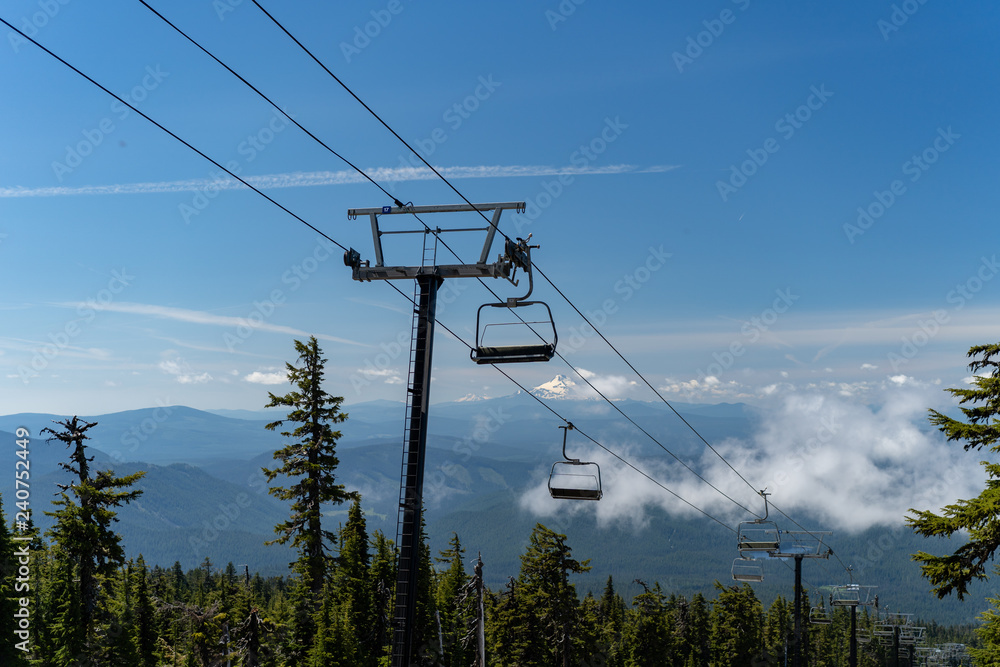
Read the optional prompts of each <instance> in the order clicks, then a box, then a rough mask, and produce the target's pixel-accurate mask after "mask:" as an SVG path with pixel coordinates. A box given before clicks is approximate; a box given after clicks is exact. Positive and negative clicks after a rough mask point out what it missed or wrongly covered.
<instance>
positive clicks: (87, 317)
mask: <svg viewBox="0 0 1000 667" xmlns="http://www.w3.org/2000/svg"><path fill="white" fill-rule="evenodd" d="M133 280H135V276H133V275H131V274H129V273H128V272H127V270H126V269H124V268H122V270H121V271H117V270H113V271H112V272H111V278H110V279H109V280H108V284H107V286H106V287H104V288H103V289H101V290H99V291H98V292H97V294H95V295H94V296H93V297H91V298H89V299H87V300H86V301H83V302H82V303H80V304H79V305H78V306H77V307H76V314H77V317H76V318H74V319H72V320H69V321H68V322H66V324H64V325H63V327H62V328H61V329H59V330H58V331H53V332H50V333H49V334H48V339H49V342H48V343H45V344H43V345H41V346H40V347H37V348H35V349H34V350H32V352H33V354H32V357H31V362H30V364H29V365H27V366H25V365H24V364H20V365H18V367H17V374H18V375H19V376H20V378H21V382H23V383H24V384H28V383H30V382H31V380H32V379H33V378H37V377H38V376H39V375H40V374H41V372H42V371H44V370H45V369H46V368H48V367H49V364H50V363H52V361H53V360H54V359H55V358H56V357H58V356H59V354H60V353H61V352H63V351H64V350H67V349H69V348H70V347H72V342H73V340H74V339H75V338H76V337H77V336H79V335H80V334H81V333H83V331H84V329H85V328H86V325H88V324H90V323H91V322H93V321H94V320H95V319H96V318H97V313H99V312H100V311H102V310H103V309H104V308H105V307H106V306H107V305H108V304H110V303H111V302H112V301H114V300H115V297H116V296H118V295H119V294H121V293H122V291H123V290H124V289H125V288H126V287H128V286H129V285H131V284H132V281H133Z"/></svg>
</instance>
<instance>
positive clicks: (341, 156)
mask: <svg viewBox="0 0 1000 667" xmlns="http://www.w3.org/2000/svg"><path fill="white" fill-rule="evenodd" d="M139 2H140V3H142V5H143V6H144V7H146V9H148V10H149V11H151V12H153V13H154V14H155V15H156V16H158V17H159V18H160V20H162V21H163V22H164V23H166V24H167V25H168V26H170V27H171V28H173V29H174V30H176V31H177V32H178V33H180V35H181V36H182V37H184V38H185V39H186V40H188V41H189V42H191V43H192V44H194V45H195V46H196V47H198V48H199V49H201V51H203V52H204V53H205V55H207V56H208V57H209V58H211V59H212V60H214V61H215V62H217V63H219V64H220V65H222V66H223V67H224V68H226V70H227V71H228V72H229V73H230V74H232V75H233V76H235V77H236V78H237V79H239V80H240V81H241V82H243V83H244V84H245V85H246V86H247V87H249V88H250V90H252V91H253V92H255V93H257V94H258V95H260V96H261V97H262V98H263V99H264V100H265V101H266V102H267V103H268V104H270V105H271V106H272V107H274V109H275V111H277V112H278V113H280V114H281V115H282V116H284V117H285V118H287V119H288V120H289V121H291V122H292V123H293V124H294V125H295V126H296V127H298V128H299V129H300V130H302V131H303V132H305V133H306V134H307V135H309V137H310V138H311V139H312V140H313V141H315V142H316V143H318V144H319V145H320V146H322V147H323V148H325V149H326V150H328V151H330V152H331V153H333V154H334V155H336V156H337V157H338V158H340V159H341V160H343V161H344V162H345V163H346V164H347V165H348V166H349V167H350V168H351V169H353V170H354V171H356V172H358V173H359V174H361V175H362V176H364V177H365V178H366V179H368V181H369V182H370V183H371V184H372V185H374V186H375V187H376V188H378V189H379V190H381V191H382V192H383V193H384V194H385V196H386V197H388V198H389V199H391V200H392V202H393V203H394V204H395V205H396V206H399V207H402V206H403V203H402V202H400V201H399V200H398V199H396V198H395V197H393V196H392V195H391V194H389V191H388V190H386V189H385V188H383V187H382V186H381V185H380V184H379V183H378V182H377V181H375V179H373V178H372V177H371V176H369V175H368V174H367V173H365V172H364V171H363V170H362V169H360V168H359V167H358V166H357V165H355V164H354V163H353V162H351V161H350V160H348V159H347V158H346V157H344V156H343V155H341V154H340V153H338V152H337V151H335V150H334V149H332V148H330V147H329V146H328V145H327V144H326V143H324V142H323V140H322V139H320V138H319V137H317V136H316V135H314V134H313V133H312V132H310V131H309V130H307V129H306V128H304V127H303V126H302V124H301V123H299V122H298V121H297V120H295V119H294V118H292V117H291V116H290V115H289V114H288V113H287V112H286V111H285V110H284V109H282V108H281V107H279V106H278V105H277V104H276V103H275V102H274V101H273V100H271V98H270V97H268V96H267V95H265V94H264V93H262V92H261V91H260V90H258V89H257V87H256V86H254V85H253V84H252V83H250V82H249V81H247V80H246V79H244V78H243V77H242V76H240V75H239V73H237V72H236V71H235V70H234V69H233V68H232V67H230V66H229V65H227V64H226V63H224V62H222V61H221V60H219V59H218V58H217V57H216V56H215V55H214V54H213V53H212V52H211V51H209V50H208V49H206V48H205V47H204V46H202V45H201V44H199V43H198V42H197V41H196V40H195V39H194V38H193V37H191V36H190V35H188V34H187V33H186V32H184V31H183V30H181V29H180V28H178V27H177V26H176V25H174V24H173V23H171V22H170V20H169V19H168V18H167V17H165V16H164V15H163V14H161V13H160V12H158V11H156V10H155V9H154V8H153V7H152V6H150V4H149V3H148V2H146V0H139Z"/></svg>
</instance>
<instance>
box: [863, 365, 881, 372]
mask: <svg viewBox="0 0 1000 667" xmlns="http://www.w3.org/2000/svg"><path fill="white" fill-rule="evenodd" d="M861 370H863V371H877V370H878V366H876V365H874V364H861Z"/></svg>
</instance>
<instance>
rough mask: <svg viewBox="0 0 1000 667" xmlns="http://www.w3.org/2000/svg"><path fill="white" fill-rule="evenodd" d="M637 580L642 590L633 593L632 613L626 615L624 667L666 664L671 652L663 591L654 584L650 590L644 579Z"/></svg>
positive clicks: (665, 665) (670, 636)
mask: <svg viewBox="0 0 1000 667" xmlns="http://www.w3.org/2000/svg"><path fill="white" fill-rule="evenodd" d="M636 583H638V584H639V585H640V586H642V588H643V592H642V593H640V594H639V595H637V596H635V599H634V600H633V601H632V605H633V606H634V607H635V612H634V613H632V614H629V622H628V625H627V626H626V628H625V638H624V643H625V646H626V654H627V657H626V659H625V665H626V666H627V667H669V666H670V657H671V656H672V655H673V654H674V653H675V651H676V647H675V645H674V642H673V636H672V635H673V632H672V630H673V628H672V624H671V623H670V620H669V618H668V614H667V609H666V606H665V605H664V595H663V591H662V590H661V589H660V584H659V583H657V584H656V585H655V586H654V587H653V588H652V589H650V588H649V587H648V586H647V585H646V584H645V582H642V581H639V580H638V579H636Z"/></svg>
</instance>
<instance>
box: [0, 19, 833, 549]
mask: <svg viewBox="0 0 1000 667" xmlns="http://www.w3.org/2000/svg"><path fill="white" fill-rule="evenodd" d="M140 2H142V0H140ZM143 4H144V5H145V4H146V3H145V2H143ZM254 4H257V6H258V7H260V5H259V4H258V3H257V2H256V0H254ZM146 6H147V7H148V5H146ZM150 9H152V8H150ZM261 10H262V11H265V10H264V9H263V8H262V7H261ZM154 13H156V14H157V16H160V15H159V14H158V13H157V12H155V10H154ZM265 14H267V12H266V11H265ZM268 16H269V17H270V15H269V14H268ZM161 18H162V16H161ZM164 20H166V19H164ZM272 20H274V19H273V18H272ZM167 22H168V23H169V21H167ZM275 22H276V21H275ZM0 23H3V24H4V25H6V26H7V27H8V28H10V29H11V30H13V31H14V32H16V33H17V34H18V35H20V36H21V37H22V38H24V39H25V40H26V41H29V42H31V43H32V44H34V45H35V46H37V47H38V48H39V49H41V50H42V51H44V52H45V53H47V54H48V55H49V56H51V57H52V58H54V59H55V60H57V61H59V62H60V63H61V64H63V65H64V66H66V67H67V68H69V69H71V70H72V71H73V72H75V73H76V74H78V75H80V76H81V77H83V78H84V79H86V80H87V81H89V82H90V83H91V84H93V85H94V86H96V87H97V88H99V89H100V90H102V91H103V92H104V93H106V94H107V95H109V96H111V97H113V98H114V99H116V100H117V101H119V102H120V103H122V104H123V105H125V106H126V107H128V108H129V109H130V110H132V111H135V112H136V113H137V114H138V115H139V116H141V117H142V118H144V119H146V120H147V121H148V122H150V123H151V124H153V125H154V126H155V127H157V128H158V129H160V130H162V131H163V132H165V133H166V134H168V135H169V136H170V137H172V138H173V139H175V140H177V141H178V142H180V143H181V144H183V145H184V146H185V147H187V148H189V149H190V150H192V151H193V152H195V153H196V154H198V155H199V156H200V157H202V158H204V159H205V160H207V161H208V162H210V163H211V164H212V165H214V166H216V167H217V168H219V169H220V170H222V171H223V172H224V173H226V174H227V175H229V176H230V177H232V178H233V179H234V180H236V181H238V182H240V183H241V184H243V185H245V186H246V187H247V188H249V189H250V190H252V191H253V192H255V193H256V194H258V195H260V196H261V197H263V198H264V199H266V200H267V201H268V202H270V203H271V204H273V205H274V206H276V207H278V208H279V209H280V210H282V211H283V212H285V213H287V214H288V215H290V216H291V217H292V218H294V219H295V220H297V221H298V222H300V223H302V224H303V225H305V226H306V227H308V228H309V229H311V230H312V231H314V232H316V233H317V234H319V235H320V236H322V237H323V238H325V239H327V240H329V241H330V242H331V243H333V244H334V245H336V246H338V247H339V248H340V249H342V250H345V251H346V250H347V248H346V247H345V246H344V245H343V244H341V243H340V242H338V241H337V240H336V239H334V238H332V237H330V236H329V235H327V234H326V233H324V232H322V231H321V230H320V229H318V228H317V227H315V226H314V225H312V224H311V223H309V222H308V221H307V220H305V219H304V218H302V217H301V216H299V215H297V214H296V213H294V212H292V211H291V210H290V209H288V208H287V207H286V206H284V205H282V204H281V203H279V202H278V201H277V200H275V199H273V198H272V197H270V196H269V195H267V194H266V193H264V192H263V191H262V190H260V189H259V188H257V187H255V186H253V185H252V184H250V183H249V182H247V181H246V180H245V179H243V178H241V177H240V176H238V175H237V174H235V173H233V172H232V171H231V170H229V169H227V168H226V167H225V166H223V165H222V164H220V163H219V162H217V161H216V160H214V159H213V158H211V157H209V156H208V155H207V154H206V153H204V152H203V151H201V150H199V149H198V148H196V147H195V146H193V145H192V144H191V143H189V142H187V141H186V140H184V139H182V138H181V137H180V136H178V135H177V134H175V133H174V132H172V131H171V130H169V129H167V128H166V127H165V126H164V125H162V124H161V123H159V122H157V121H156V120H154V119H153V118H151V117H150V116H149V115H147V114H145V113H143V112H142V111H140V110H139V109H137V108H136V107H135V106H133V105H132V104H130V103H129V102H128V101H126V100H125V99H123V98H122V97H120V96H118V95H117V94H115V93H114V92H112V91H111V90H110V89H108V88H107V87H105V86H104V85H102V84H101V83H99V82H98V81H96V80H95V79H94V78H92V77H91V76H89V75H87V74H86V73H84V72H83V71H82V70H80V69H79V68H77V67H75V66H74V65H72V64H71V63H69V62H68V61H67V60H65V59H64V58H62V57H60V56H59V55H57V54H56V53H54V52H53V51H52V50H51V49H49V48H47V47H45V46H44V45H42V44H40V43H39V42H37V41H36V40H34V39H33V38H31V37H29V36H28V35H26V34H25V33H23V32H22V31H21V30H19V29H18V28H17V27H15V26H14V25H13V24H11V23H10V22H8V21H7V20H6V19H4V18H2V17H0ZM276 23H277V22H276ZM170 25H171V26H172V27H174V26H173V24H170ZM279 26H280V24H279ZM175 29H176V27H175ZM282 29H284V28H282ZM286 33H287V31H286ZM289 36H290V37H291V35H289ZM292 39H293V40H294V39H295V38H294V37H292ZM192 41H193V40H192ZM295 41H296V43H298V40H295ZM304 48H305V47H303V49H304ZM203 50H204V49H203ZM209 55H211V54H209ZM310 55H311V54H310ZM212 57H213V58H214V56H212ZM314 58H315V57H314ZM216 60H218V59H216ZM219 63H220V64H223V63H222V62H221V61H219ZM223 66H224V67H226V69H229V70H230V71H231V72H232V70H231V69H230V68H229V67H228V66H225V65H224V64H223ZM324 69H326V68H325V67H324ZM232 73H233V74H234V75H236V73H235V72H232ZM236 76H238V77H239V75H236ZM331 76H332V73H331ZM239 78H240V79H241V81H244V83H246V81H245V80H244V79H243V78H242V77H239ZM334 78H336V77H334ZM338 81H339V79H338ZM247 85H250V84H249V83H247ZM341 85H343V84H341ZM250 87H251V88H253V86H250ZM345 87H346V86H345ZM253 89H254V90H255V91H256V88H253ZM257 92H258V94H260V95H261V96H262V97H265V96H264V95H263V93H260V92H259V91H257ZM352 95H353V93H352ZM355 97H356V96H355ZM265 99H267V98H266V97H265ZM268 101H269V102H270V100H269V99H268ZM358 101H359V102H360V101H361V100H360V99H359V100H358ZM361 103H362V104H364V103H363V102H361ZM271 104H272V105H274V103H273V102H271ZM276 108H278V107H276ZM365 108H368V107H367V105H365ZM278 110H279V111H281V110H280V108H278ZM282 113H284V112H283V111H282ZM372 113H374V112H372ZM380 120H381V119H380ZM293 122H294V120H293ZM295 124H296V125H297V126H299V127H300V128H301V129H302V130H303V131H305V132H306V133H307V134H309V136H311V137H313V135H312V134H311V133H309V132H308V131H307V130H305V128H303V127H302V126H301V125H299V124H298V123H295ZM383 124H384V121H383ZM387 127H388V126H387ZM390 130H391V128H390ZM393 134H395V132H393ZM396 136H397V137H398V135H396ZM313 138H314V139H315V137H313ZM400 140H401V141H403V140H402V139H401V138H400ZM316 141H318V142H319V139H316ZM319 143H321V144H322V145H324V146H326V145H325V144H323V142H319ZM403 143H404V144H406V142H405V141H403ZM406 145H407V147H408V148H410V149H411V150H412V148H411V147H409V145H408V144H406ZM327 148H328V150H330V152H331V153H333V154H335V155H337V157H340V158H341V159H342V160H344V162H346V163H347V164H349V165H351V166H352V167H353V168H354V169H355V170H357V171H359V172H360V173H361V174H363V175H364V176H365V177H366V178H368V176H367V174H364V172H363V171H361V170H360V169H358V168H357V167H355V166H354V165H353V164H352V163H350V162H349V161H348V160H347V159H346V158H343V156H341V155H339V154H338V153H336V151H334V150H333V149H330V148H329V147H327ZM418 155H419V154H418ZM428 166H429V165H428ZM432 169H433V168H432ZM435 173H437V172H436V170H435ZM438 176H440V177H441V178H442V179H443V180H445V182H447V179H445V178H444V177H443V176H441V175H440V174H438ZM368 180H371V181H372V183H373V184H375V185H376V186H377V187H379V189H380V190H383V192H385V190H384V189H382V187H381V186H380V185H379V184H378V183H376V182H375V181H374V180H372V179H371V178H368ZM449 185H451V184H450V183H449ZM451 187H452V189H453V190H454V186H451ZM456 192H457V190H456ZM386 194H387V195H389V193H388V192H386ZM389 196H390V197H392V195H389ZM459 196H461V197H462V199H463V200H465V201H466V203H469V204H470V205H471V203H470V202H469V201H468V200H467V199H465V197H464V196H462V195H461V193H459ZM392 198H393V201H394V203H397V205H398V204H399V202H398V200H396V199H395V198H394V197H392ZM473 208H475V207H474V205H473ZM479 213H480V215H482V212H479ZM483 217H484V218H485V216H483ZM487 220H488V219H487ZM488 221H489V220H488ZM421 222H422V223H423V221H421ZM423 224H424V225H425V227H426V223H423ZM428 229H429V228H428ZM498 231H499V230H498ZM501 234H503V232H501ZM503 235H504V236H505V237H506V234H503ZM506 238H509V237H506ZM539 272H540V273H541V269H539ZM542 275H543V277H544V278H545V280H546V281H547V282H549V284H550V285H552V286H553V288H555V289H556V290H557V292H559V294H560V296H562V297H563V299H565V300H566V301H567V303H569V304H570V305H571V306H572V307H573V308H574V310H576V311H577V313H579V314H580V315H581V316H583V314H582V313H580V311H579V310H578V309H577V308H576V307H575V305H573V304H572V302H571V301H569V299H568V297H566V296H565V295H564V294H563V293H562V292H561V291H559V290H558V288H557V287H556V286H555V284H554V283H553V282H552V280H551V279H549V278H548V276H546V275H545V274H544V273H543V274H542ZM484 285H485V283H484ZM390 286H391V287H392V288H393V289H394V290H396V291H397V292H398V293H399V294H400V295H402V296H403V298H405V299H406V300H407V301H409V302H410V303H411V304H412V303H413V299H412V298H411V297H409V296H407V295H406V294H405V293H404V292H403V291H402V290H400V289H399V288H398V287H396V286H395V285H391V283H390ZM584 320H585V321H587V322H588V323H590V322H589V320H587V319H586V317H584ZM438 323H439V324H441V326H442V328H444V329H445V330H446V331H447V332H448V333H450V334H451V335H452V336H453V337H455V338H456V339H457V340H459V341H461V342H462V343H463V344H464V345H466V346H467V347H469V348H470V349H471V346H470V345H469V344H468V343H467V342H466V341H464V340H463V339H462V338H461V337H460V336H458V335H457V334H455V333H454V332H453V331H451V329H449V328H448V327H447V326H446V325H444V324H443V323H440V322H438ZM591 326H593V324H591ZM594 329H595V331H597V333H598V335H600V336H601V338H602V339H603V340H605V342H607V343H608V345H609V346H610V347H611V348H612V349H614V350H615V352H616V353H617V354H618V356H619V357H621V358H622V359H623V360H624V361H625V362H626V364H628V365H629V367H630V368H632V369H633V371H635V369H634V367H633V366H632V365H631V364H630V363H629V362H628V361H627V360H625V359H624V357H622V355H621V353H620V352H618V350H617V349H616V348H614V346H613V345H611V343H610V341H608V340H607V339H606V338H605V337H604V336H603V335H602V334H601V333H600V331H598V330H597V328H596V327H594ZM560 358H563V357H562V355H560ZM563 360H564V361H565V359H563ZM567 364H568V362H567ZM568 365H570V367H571V368H573V369H574V371H576V372H577V374H578V375H580V377H583V376H582V375H581V374H580V373H579V371H578V370H576V369H575V368H574V367H573V366H572V365H571V364H568ZM494 368H496V369H497V370H498V371H499V372H500V373H501V374H503V375H504V376H505V377H507V378H508V379H509V380H510V381H511V382H513V383H514V384H515V385H517V386H518V387H519V388H521V390H522V391H525V393H528V394H529V395H530V396H532V398H535V399H536V400H537V401H539V402H540V403H541V404H542V405H543V406H545V407H546V408H547V409H548V410H550V411H551V412H552V413H553V414H554V415H556V416H557V417H558V418H559V419H561V420H562V421H563V422H565V423H569V422H568V420H566V419H565V418H563V417H562V416H561V415H559V413H557V412H556V411H555V410H553V409H552V408H551V407H550V406H548V405H546V404H545V403H544V402H543V401H542V400H541V399H540V398H538V397H537V396H535V395H534V394H531V393H530V392H528V391H527V390H526V389H525V388H524V387H523V385H521V384H520V383H519V382H517V381H516V380H514V379H513V378H512V377H511V376H510V375H509V374H508V373H507V372H506V371H504V370H503V369H502V368H499V367H496V366H494ZM635 372H636V374H637V375H639V376H640V377H642V375H641V374H640V373H638V371H635ZM583 379H584V380H585V381H586V378H583ZM643 381H644V382H646V384H647V385H648V386H650V388H652V385H650V384H649V383H648V381H646V380H645V378H643ZM588 384H589V385H590V386H591V387H593V385H592V384H591V383H590V382H588ZM594 389H595V391H597V390H596V388H594ZM655 391H656V390H655V389H654V392H655ZM598 393H600V392H598ZM656 393H657V395H659V393H658V392H656ZM604 398H605V400H609V399H607V397H604ZM661 400H663V402H664V403H666V404H667V405H668V406H669V407H670V408H671V410H673V411H674V412H675V414H677V416H678V417H680V418H681V420H682V421H684V423H685V424H687V425H688V427H689V428H690V429H691V430H692V431H693V432H694V433H695V434H696V435H698V437H699V438H700V439H701V440H702V441H703V442H705V444H706V445H708V446H709V448H711V449H713V451H715V450H714V448H712V447H711V445H710V444H709V443H708V442H707V441H706V440H705V439H704V438H703V437H702V436H701V435H700V434H699V433H698V432H697V430H696V429H695V428H694V427H693V426H692V425H691V424H690V423H688V422H687V420H685V419H684V418H683V417H682V416H681V415H680V414H679V413H677V411H676V410H675V409H674V408H673V406H671V405H670V404H669V403H668V402H667V401H666V399H664V398H663V397H662V396H661ZM609 402H610V401H609ZM630 421H631V420H630ZM633 423H634V422H633ZM577 430H579V429H577ZM581 435H584V437H586V438H587V439H588V440H590V441H591V442H593V443H594V444H595V445H597V446H598V447H601V448H602V449H604V450H605V451H607V452H608V453H609V454H611V455H612V456H614V457H615V458H617V459H618V460H619V461H621V462H623V463H624V464H625V465H627V466H629V467H630V468H632V469H633V470H635V471H636V472H638V473H639V474H641V475H643V476H644V477H646V478H647V479H649V480H650V481H652V482H653V483H654V484H656V485H657V486H659V487H660V488H662V489H663V490H665V491H667V492H668V493H670V494H672V495H674V496H675V497H676V498H678V499H679V500H681V501H683V502H684V503H686V504H687V505H689V506H690V507H692V508H694V509H695V510H697V511H699V512H700V513H702V514H704V515H705V516H706V517H708V518H710V519H712V520H713V521H715V522H716V523H719V524H720V525H722V526H724V527H726V528H727V529H728V530H730V531H731V532H735V530H734V529H733V528H732V527H731V526H728V525H726V524H725V523H723V522H722V521H720V520H719V519H717V518H715V517H714V516H712V515H711V514H709V513H707V512H705V511H704V510H702V509H701V508H699V507H697V506H695V505H693V504H692V503H690V502H689V501H687V500H685V499H684V498H682V497H681V496H679V495H677V494H676V493H675V492H673V491H671V490H670V489H669V488H667V487H666V486H664V485H663V484H661V483H660V482H658V481H656V480H655V479H654V478H652V477H650V476H649V475H648V474H647V473H645V472H643V471H642V470H640V469H639V468H637V467H636V466H635V465H633V464H632V463H630V462H629V461H627V460H626V459H624V458H623V457H621V456H619V455H618V454H617V453H615V452H613V451H612V450H610V449H608V448H607V447H605V446H604V445H602V444H600V443H599V442H598V441H596V440H594V439H593V438H592V437H590V436H589V435H587V434H585V433H583V432H581ZM654 440H655V438H654ZM716 453H717V454H718V452H716ZM719 457H720V458H722V460H723V461H725V458H723V457H722V456H721V454H719ZM726 463H727V465H729V463H728V461H726ZM729 467H730V468H732V466H731V465H730V466H729ZM733 470H734V472H736V473H737V475H739V472H738V471H736V470H735V469H734V468H733ZM739 476H740V478H741V479H744V478H743V476H742V475H739ZM744 481H746V480H745V479H744ZM748 484H749V483H748ZM751 486H752V485H751ZM713 488H714V487H713ZM723 495H725V494H723ZM727 498H728V496H727ZM733 502H735V501H733ZM737 504H738V503H737ZM776 509H778V508H776ZM778 511H779V512H780V513H781V514H782V515H784V516H785V517H786V518H788V519H789V520H790V521H792V522H793V523H795V524H796V525H799V526H800V524H798V523H797V522H795V521H794V520H793V519H791V518H790V517H788V515H787V514H785V512H783V511H782V510H780V509H778ZM800 527H801V526H800ZM838 560H840V559H839V556H838ZM841 564H843V562H842V561H841ZM845 569H846V568H845Z"/></svg>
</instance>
